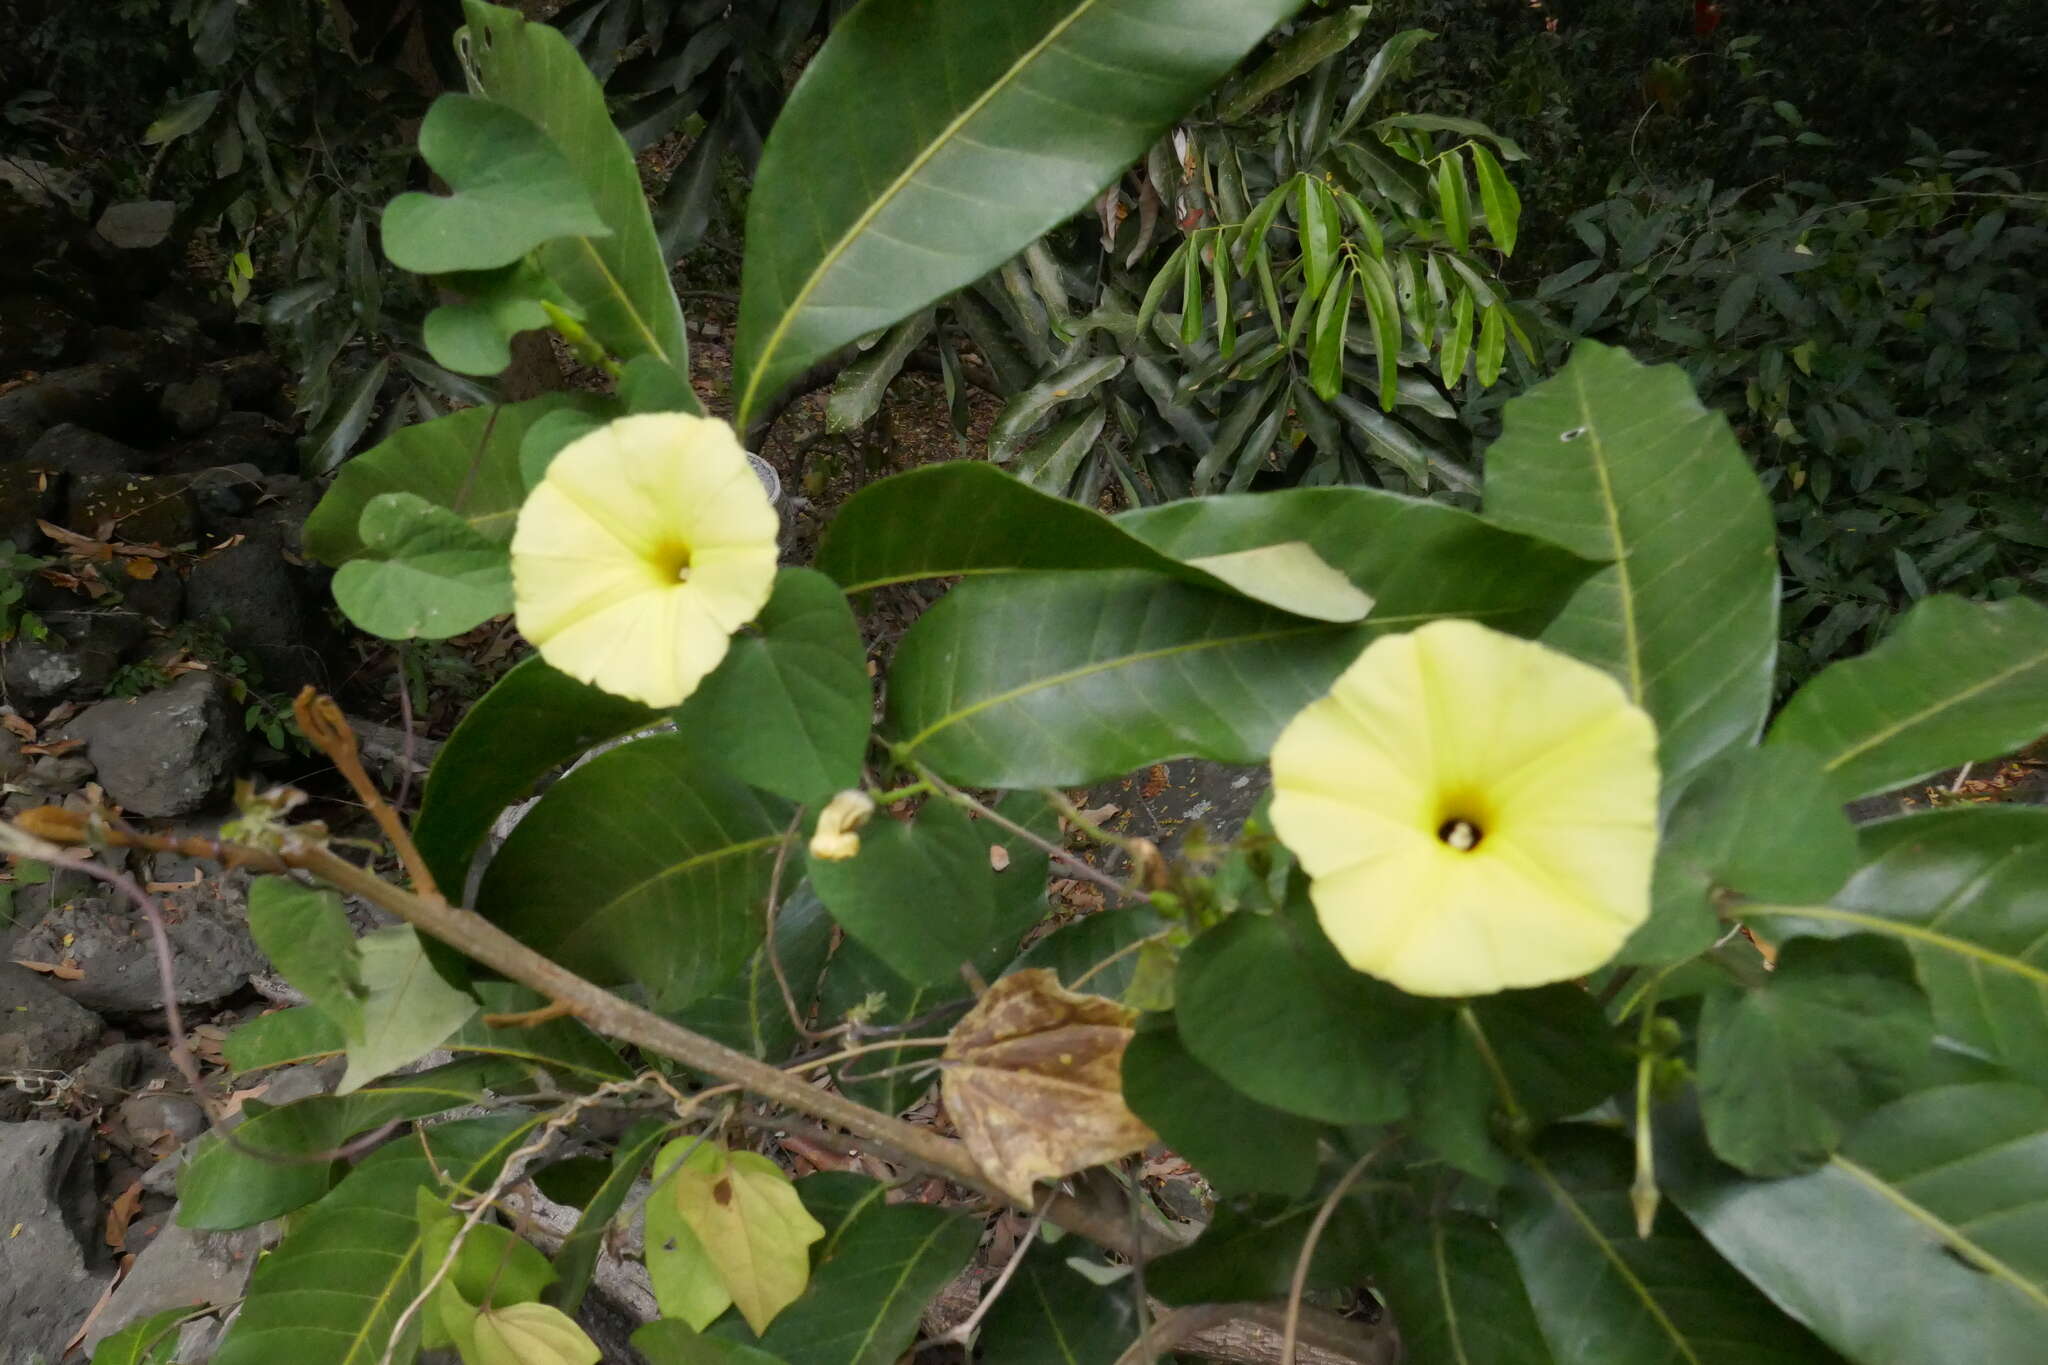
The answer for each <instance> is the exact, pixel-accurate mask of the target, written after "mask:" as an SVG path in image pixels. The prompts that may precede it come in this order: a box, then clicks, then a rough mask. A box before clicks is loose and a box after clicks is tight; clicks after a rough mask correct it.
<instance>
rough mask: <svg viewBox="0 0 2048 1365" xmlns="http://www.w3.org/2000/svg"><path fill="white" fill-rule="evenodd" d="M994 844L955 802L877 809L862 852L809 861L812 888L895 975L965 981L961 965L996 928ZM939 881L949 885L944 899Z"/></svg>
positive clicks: (928, 981)
mask: <svg viewBox="0 0 2048 1365" xmlns="http://www.w3.org/2000/svg"><path fill="white" fill-rule="evenodd" d="M988 846H989V841H988V839H987V838H986V837H984V835H983V833H982V832H981V830H980V829H978V828H977V827H976V826H975V824H974V823H973V822H972V821H970V820H969V819H968V818H967V815H966V813H965V812H964V811H962V810H961V809H960V808H959V807H958V806H955V805H953V804H952V803H951V802H949V801H929V802H927V803H926V804H925V806H924V808H923V809H922V810H920V811H918V813H917V816H916V818H915V819H914V820H893V819H890V818H889V817H888V816H887V815H878V816H877V817H876V818H875V819H874V820H873V821H872V822H870V823H869V825H868V827H867V828H866V829H865V830H863V831H861V836H860V852H859V853H858V854H856V855H855V856H853V857H851V858H848V859H845V860H843V861H839V862H826V861H824V860H822V859H820V860H818V861H816V862H814V863H813V864H812V865H811V885H812V886H813V887H815V888H816V889H817V892H818V898H819V899H820V900H822V901H824V902H825V908H826V909H827V910H830V911H831V912H832V918H833V919H835V920H837V921H839V924H840V927H841V928H843V929H845V930H846V932H847V933H849V934H851V935H853V937H854V938H855V939H857V940H859V941H860V942H861V943H862V944H863V945H865V946H866V947H867V949H868V951H870V952H872V953H873V954H875V956H877V957H879V958H881V959H882V961H883V962H885V963H887V964H888V965H889V967H890V969H891V970H893V971H894V972H895V973H896V974H897V975H898V976H901V977H902V978H903V979H904V980H906V981H909V982H911V983H913V984H915V985H926V986H937V985H940V984H942V983H948V982H953V981H957V980H959V978H960V964H961V963H963V962H966V961H968V960H969V959H970V958H972V957H974V956H975V955H976V954H978V953H980V952H981V951H982V950H983V949H984V948H985V947H986V946H987V943H988V940H989V936H990V935H991V933H992V932H993V931H994V929H995V924H996V909H995V875H996V874H995V872H994V870H993V869H992V868H991V867H990V866H989V856H988ZM934 887H944V888H945V889H946V890H945V896H944V898H943V901H935V900H934V899H933V897H932V889H933V888H934ZM1011 941H1012V943H1014V942H1015V940H1014V938H1013V939H1012V940H1011Z"/></svg>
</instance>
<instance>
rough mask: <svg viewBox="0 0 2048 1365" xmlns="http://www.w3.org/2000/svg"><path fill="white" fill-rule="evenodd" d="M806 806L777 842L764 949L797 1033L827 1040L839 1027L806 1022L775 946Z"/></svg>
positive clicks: (807, 1038) (809, 1038) (811, 1039)
mask: <svg viewBox="0 0 2048 1365" xmlns="http://www.w3.org/2000/svg"><path fill="white" fill-rule="evenodd" d="M803 820H804V808H803V807H802V806H798V807H797V808H796V810H795V811H794V812H793V813H791V815H790V817H789V828H787V829H785V830H783V831H782V842H781V843H779V844H777V845H776V846H775V866H774V868H773V869H771V870H770V871H769V873H768V908H767V910H766V911H765V912H764V918H765V919H766V920H767V933H766V935H765V936H764V937H763V938H762V939H761V950H762V951H763V952H765V953H766V954H768V970H769V971H771V972H773V973H774V974H775V989H776V990H777V991H778V992H780V993H781V995H782V1007H783V1008H784V1009H785V1010H787V1011H789V1022H790V1024H791V1025H792V1026H793V1027H794V1028H795V1029H796V1031H797V1035H798V1036H799V1037H801V1038H802V1039H803V1040H804V1041H805V1042H807V1043H817V1042H823V1041H824V1040H825V1039H827V1038H830V1037H832V1036H833V1035H834V1034H836V1033H838V1032H839V1030H838V1029H836V1028H834V1029H827V1030H826V1031H825V1032H823V1033H819V1032H817V1031H815V1030H813V1029H812V1028H811V1026H810V1025H809V1024H807V1023H805V1022H804V1016H803V1011H801V1010H799V1009H798V1008H797V1007H796V992H795V991H793V990H791V989H790V988H789V973H787V972H785V971H784V970H783V969H782V953H781V952H780V951H779V950H778V949H777V948H776V946H775V922H776V920H777V918H778V916H777V914H776V912H777V911H778V910H780V909H781V908H782V869H783V868H784V867H785V866H786V865H787V864H788V862H789V846H790V844H791V842H793V841H794V840H795V839H796V832H797V827H798V826H800V825H802V824H803Z"/></svg>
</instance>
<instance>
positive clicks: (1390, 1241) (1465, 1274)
mask: <svg viewBox="0 0 2048 1365" xmlns="http://www.w3.org/2000/svg"><path fill="white" fill-rule="evenodd" d="M1382 1248H1383V1249H1382V1251H1381V1253H1380V1256H1379V1258H1378V1259H1377V1261H1376V1262H1375V1263H1374V1265H1373V1271H1374V1277H1375V1281H1376V1283H1377V1284H1378V1285H1379V1287H1380V1288H1381V1290H1382V1291H1383V1292H1384V1293H1385V1294H1386V1297H1387V1303H1388V1305H1389V1306H1390V1307H1392V1309H1393V1310H1394V1317H1395V1320H1396V1321H1398V1322H1399V1323H1400V1324H1401V1343H1402V1345H1403V1346H1404V1347H1406V1348H1407V1356H1406V1360H1407V1362H1408V1365H1551V1354H1550V1350H1549V1348H1548V1347H1546V1346H1545V1345H1544V1344H1543V1334H1542V1332H1541V1331H1539V1330H1538V1328H1537V1326H1536V1310H1535V1309H1534V1308H1532V1307H1531V1306H1530V1304H1529V1293H1528V1291H1527V1290H1526V1289H1524V1288H1523V1287H1522V1276H1521V1272H1520V1271H1519V1270H1517V1269H1516V1268H1515V1260H1514V1256H1513V1255H1512V1254H1511V1253H1510V1252H1509V1251H1508V1248H1507V1243H1505V1242H1504V1241H1502V1240H1501V1235H1500V1231H1499V1229H1497V1228H1495V1227H1494V1226H1493V1225H1492V1224H1491V1223H1488V1222H1487V1221H1486V1220H1485V1219H1483V1218H1478V1217H1475V1216H1474V1215H1472V1214H1469V1213H1458V1212H1454V1211H1453V1212H1446V1213H1443V1214H1441V1215H1440V1216H1437V1217H1432V1218H1430V1219H1429V1220H1428V1222H1427V1223H1426V1225H1424V1226H1423V1227H1420V1228H1417V1227H1414V1226H1412V1225H1411V1226H1408V1227H1404V1228H1403V1229H1401V1231H1400V1233H1399V1234H1398V1235H1395V1236H1390V1237H1388V1238H1386V1239H1385V1241H1384V1242H1383V1243H1382Z"/></svg>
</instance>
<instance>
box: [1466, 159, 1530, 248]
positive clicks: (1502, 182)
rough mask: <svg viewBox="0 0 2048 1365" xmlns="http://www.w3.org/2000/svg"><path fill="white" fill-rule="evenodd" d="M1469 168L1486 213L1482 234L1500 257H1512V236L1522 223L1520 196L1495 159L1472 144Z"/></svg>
mask: <svg viewBox="0 0 2048 1365" xmlns="http://www.w3.org/2000/svg"><path fill="white" fill-rule="evenodd" d="M1472 169H1473V170H1474V171H1476V172H1477V173H1478V175H1479V203H1480V206H1481V207H1482V208H1484V209H1485V210H1486V234H1487V236H1489V237H1491V238H1493V244H1494V245H1495V246H1497V247H1499V248H1500V254H1501V255H1503V256H1512V255H1514V254H1515V234H1516V232H1517V230H1518V229H1519V228H1520V226H1521V222H1522V196H1521V195H1520V194H1518V193H1516V192H1515V187H1514V186H1513V185H1512V184H1510V183H1509V181H1508V174H1507V172H1506V171H1504V170H1502V169H1501V165H1500V162H1499V160H1497V159H1496V158H1495V157H1494V154H1493V153H1492V152H1490V151H1488V150H1487V149H1486V148H1485V147H1483V146H1481V145H1480V144H1479V143H1477V142H1475V143H1473V144H1472Z"/></svg>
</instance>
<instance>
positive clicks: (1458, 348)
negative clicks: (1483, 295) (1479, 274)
mask: <svg viewBox="0 0 2048 1365" xmlns="http://www.w3.org/2000/svg"><path fill="white" fill-rule="evenodd" d="M1457 292H1458V297H1457V300H1456V302H1454V303H1452V305H1451V328H1450V330H1449V331H1448V332H1446V333H1445V334H1444V340H1443V347H1442V349H1441V350H1439V351H1438V352H1437V363H1438V365H1440V366H1441V367H1442V369H1443V376H1444V382H1445V383H1446V384H1447V385H1448V386H1449V387H1451V388H1453V389H1455V388H1456V387H1457V386H1458V383H1459V381H1460V380H1462V379H1464V377H1465V363H1466V361H1468V360H1470V359H1471V356H1472V291H1471V290H1469V289H1466V288H1463V287H1462V286H1460V287H1459V288H1458V291H1457Z"/></svg>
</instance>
